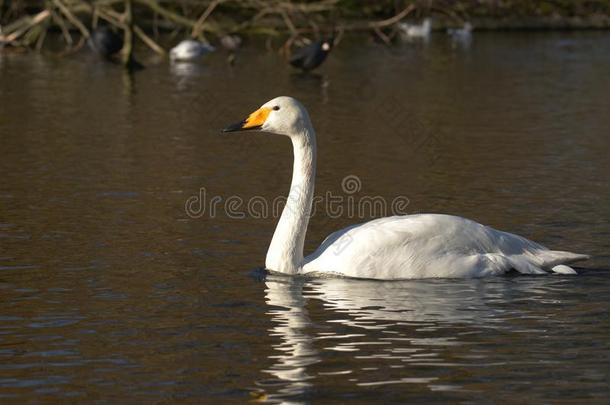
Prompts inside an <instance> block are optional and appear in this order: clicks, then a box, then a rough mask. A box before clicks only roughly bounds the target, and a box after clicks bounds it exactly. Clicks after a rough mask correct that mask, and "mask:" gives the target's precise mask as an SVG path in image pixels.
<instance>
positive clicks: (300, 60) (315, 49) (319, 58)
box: [289, 38, 333, 71]
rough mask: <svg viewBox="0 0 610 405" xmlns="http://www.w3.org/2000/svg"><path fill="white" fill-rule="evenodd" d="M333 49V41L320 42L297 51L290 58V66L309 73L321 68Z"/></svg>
mask: <svg viewBox="0 0 610 405" xmlns="http://www.w3.org/2000/svg"><path fill="white" fill-rule="evenodd" d="M332 48H333V39H332V38H331V39H329V40H320V41H316V42H313V43H311V44H309V45H306V46H304V47H302V48H299V49H297V50H295V51H294V52H293V53H292V55H291V56H290V60H289V62H290V64H291V65H292V66H294V67H296V68H298V69H301V70H304V71H309V70H313V69H315V68H317V67H318V66H320V65H321V64H322V63H323V62H324V61H325V60H326V57H327V56H328V54H329V53H330V51H331V50H332Z"/></svg>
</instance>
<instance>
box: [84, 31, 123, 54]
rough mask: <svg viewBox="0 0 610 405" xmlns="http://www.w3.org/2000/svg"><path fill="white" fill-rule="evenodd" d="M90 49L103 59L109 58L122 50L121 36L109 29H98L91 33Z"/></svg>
mask: <svg viewBox="0 0 610 405" xmlns="http://www.w3.org/2000/svg"><path fill="white" fill-rule="evenodd" d="M89 45H90V46H91V48H92V49H93V50H94V51H95V52H97V53H98V54H99V55H100V56H102V57H104V58H110V57H111V56H112V55H114V54H116V53H118V52H119V51H120V50H121V49H122V48H123V36H122V35H120V34H117V33H116V32H114V31H113V30H112V29H110V28H109V27H99V28H96V29H95V30H93V32H92V33H91V39H90V40H89Z"/></svg>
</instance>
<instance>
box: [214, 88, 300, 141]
mask: <svg viewBox="0 0 610 405" xmlns="http://www.w3.org/2000/svg"><path fill="white" fill-rule="evenodd" d="M310 126H311V123H310V121H309V114H307V110H306V109H305V107H303V104H301V103H300V102H298V101H297V100H295V99H294V98H292V97H286V96H282V97H276V98H274V99H273V100H270V101H267V102H266V103H265V104H263V105H262V106H261V107H260V108H259V109H258V110H256V111H254V112H253V113H252V114H250V115H249V116H248V118H246V119H245V120H243V121H240V122H238V123H237V124H233V125H230V126H228V127H226V128H225V129H223V130H222V132H236V131H253V130H259V131H263V132H272V133H274V134H280V135H287V136H294V135H298V134H300V133H302V132H303V130H305V129H307V128H309V127H310Z"/></svg>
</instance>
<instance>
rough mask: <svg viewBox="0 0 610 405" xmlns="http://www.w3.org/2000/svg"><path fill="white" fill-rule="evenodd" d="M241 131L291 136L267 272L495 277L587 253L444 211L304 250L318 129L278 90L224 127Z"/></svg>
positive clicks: (389, 220)
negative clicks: (286, 190) (283, 198)
mask: <svg viewBox="0 0 610 405" xmlns="http://www.w3.org/2000/svg"><path fill="white" fill-rule="evenodd" d="M246 130H261V131H264V132H271V133H275V134H279V135H285V136H288V137H289V138H290V140H291V141H292V146H293V150H294V166H293V173H292V185H291V187H290V194H289V196H288V199H287V202H286V206H285V207H284V210H283V212H282V215H281V217H280V220H279V223H278V225H277V227H276V229H275V233H274V234H273V239H272V240H271V245H270V246H269V250H268V251H267V258H266V260H265V266H266V268H267V269H268V270H270V271H274V272H279V273H284V274H289V275H309V276H344V277H356V278H370V279H382V280H394V279H412V278H430V277H483V276H495V275H500V274H504V273H506V272H508V271H510V270H511V269H514V270H516V271H518V272H519V273H524V274H548V273H550V272H553V273H561V274H575V273H576V272H575V271H574V270H573V269H572V268H570V267H568V266H566V264H567V263H571V262H575V261H578V260H585V259H587V258H588V256H586V255H582V254H576V253H570V252H562V251H555V250H549V249H547V248H545V247H543V246H541V245H539V244H537V243H535V242H532V241H529V240H527V239H525V238H523V237H520V236H517V235H513V234H510V233H507V232H501V231H497V230H495V229H493V228H490V227H487V226H484V225H481V224H478V223H476V222H474V221H471V220H468V219H465V218H460V217H456V216H451V215H442V214H417V215H406V216H394V217H386V218H381V219H375V220H372V221H369V222H366V223H363V224H358V225H353V226H351V227H348V228H345V229H342V230H340V231H337V232H335V233H333V234H332V235H330V236H329V237H328V238H326V240H325V241H324V242H323V243H322V245H321V246H320V247H319V248H318V249H317V250H316V251H315V252H314V253H313V254H311V255H309V256H307V257H304V256H303V246H304V242H305V234H306V232H307V224H308V222H309V216H310V213H311V207H312V201H313V195H314V181H315V174H316V135H315V132H314V129H313V127H312V124H311V121H310V119H309V115H308V113H307V110H305V108H304V107H303V105H302V104H301V103H299V102H298V101H297V100H295V99H294V98H291V97H277V98H274V99H273V100H271V101H269V102H267V103H265V104H264V105H263V106H262V107H260V108H259V109H258V110H256V111H255V112H253V113H252V114H250V115H249V116H248V118H246V119H245V120H243V121H241V122H239V123H237V124H235V125H231V126H229V127H227V128H225V129H224V130H223V132H233V131H246Z"/></svg>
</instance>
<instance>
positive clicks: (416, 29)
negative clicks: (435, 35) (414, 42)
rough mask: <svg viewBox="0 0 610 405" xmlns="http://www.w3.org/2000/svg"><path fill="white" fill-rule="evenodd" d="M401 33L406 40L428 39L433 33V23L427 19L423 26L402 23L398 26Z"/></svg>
mask: <svg viewBox="0 0 610 405" xmlns="http://www.w3.org/2000/svg"><path fill="white" fill-rule="evenodd" d="M398 29H399V30H400V33H401V35H402V36H403V37H405V38H409V39H412V38H421V39H427V38H428V37H429V36H430V32H431V31H432V22H431V21H430V19H429V18H426V19H425V20H424V21H423V22H422V23H421V24H412V23H406V22H405V23H400V24H398Z"/></svg>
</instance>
